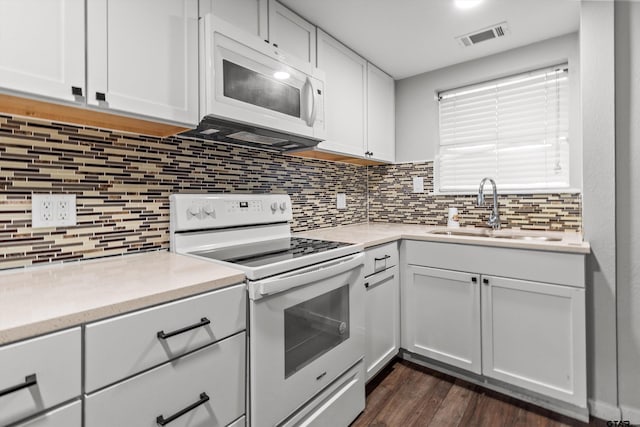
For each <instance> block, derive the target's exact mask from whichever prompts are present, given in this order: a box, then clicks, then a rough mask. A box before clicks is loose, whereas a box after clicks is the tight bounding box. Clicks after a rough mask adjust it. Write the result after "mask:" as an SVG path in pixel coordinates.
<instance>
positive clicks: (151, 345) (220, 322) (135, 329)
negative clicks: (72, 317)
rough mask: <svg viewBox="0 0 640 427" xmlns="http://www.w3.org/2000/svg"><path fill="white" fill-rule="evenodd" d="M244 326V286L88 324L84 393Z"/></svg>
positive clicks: (234, 331)
mask: <svg viewBox="0 0 640 427" xmlns="http://www.w3.org/2000/svg"><path fill="white" fill-rule="evenodd" d="M203 319H204V320H203ZM207 321H209V322H210V323H208V324H206V323H207ZM245 325H246V290H245V286H244V285H238V286H233V287H229V288H225V289H222V290H219V291H215V292H211V293H208V294H204V295H198V296H195V297H191V298H187V299H183V300H180V301H175V302H172V303H169V304H163V305H161V306H158V307H153V308H150V309H146V310H142V311H137V312H135V313H131V314H127V315H124V316H118V317H115V318H112V319H108V320H104V321H100V322H96V323H92V324H89V325H87V327H86V330H85V389H86V391H87V392H92V391H94V390H97V389H98V388H101V387H104V386H106V385H109V384H112V383H114V382H117V381H120V380H122V379H124V378H127V377H129V376H131V375H135V374H137V373H139V372H141V371H143V370H145V369H148V368H151V367H153V366H156V365H159V364H162V363H164V362H166V361H168V360H171V359H174V358H176V357H178V356H180V355H182V354H185V353H187V352H189V351H192V350H195V349H197V348H200V347H202V346H205V345H207V344H210V343H212V342H215V341H218V340H220V339H223V338H225V337H228V336H229V335H231V334H234V333H236V332H238V331H241V330H243V329H245ZM190 326H193V329H189V330H186V331H184V332H182V333H178V334H176V335H173V336H166V337H165V338H161V337H159V335H158V334H159V333H160V332H164V333H165V334H167V335H171V333H172V332H180V331H181V330H184V329H187V328H188V327H190Z"/></svg>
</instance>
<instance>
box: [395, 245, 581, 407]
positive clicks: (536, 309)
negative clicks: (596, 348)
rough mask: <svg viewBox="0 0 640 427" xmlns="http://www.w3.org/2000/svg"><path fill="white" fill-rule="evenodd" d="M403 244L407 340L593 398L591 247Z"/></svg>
mask: <svg viewBox="0 0 640 427" xmlns="http://www.w3.org/2000/svg"><path fill="white" fill-rule="evenodd" d="M402 250H403V252H402V253H403V257H404V258H403V259H404V261H403V263H402V269H403V271H402V280H403V282H402V302H401V307H402V325H401V326H402V347H403V348H405V349H406V350H408V351H409V352H412V353H415V354H418V355H421V356H425V357H427V358H429V359H432V360H434V361H438V362H441V363H445V364H448V365H450V366H454V367H457V368H461V369H464V370H467V371H470V372H473V373H474V374H480V375H482V376H484V377H485V378H486V379H493V380H498V381H500V382H501V383H503V384H508V385H512V386H515V387H518V388H520V389H526V390H529V391H532V392H535V393H538V394H539V395H541V396H545V397H548V398H551V399H555V400H559V401H563V402H566V403H569V404H572V405H576V406H578V407H580V408H586V403H587V402H586V400H587V398H586V339H585V336H586V321H585V290H584V255H582V254H567V253H556V254H552V255H553V256H551V257H549V256H548V255H549V253H546V252H542V251H533V250H518V249H510V250H509V249H504V248H490V247H482V246H472V245H455V244H449V243H434V242H417V241H405V242H404V243H403V249H402ZM505 251H507V252H509V253H508V254H506V253H505ZM454 253H457V254H458V255H459V256H456V257H453V256H447V254H449V255H451V254H454ZM462 255H464V256H462ZM502 255H505V256H502ZM507 259H508V260H509V262H508V263H507V262H506V260H507ZM465 266H470V267H474V270H471V271H475V272H473V273H470V272H465V271H464V270H465V269H466V268H465ZM519 266H520V267H519ZM533 266H535V268H533ZM475 268H477V270H475ZM454 269H455V270H454ZM501 270H502V271H504V272H505V275H506V274H509V275H511V276H512V277H513V276H515V277H514V278H507V277H502V276H501V275H496V274H495V273H499V272H500V271H501ZM484 272H491V274H482V273H484ZM528 277H531V278H533V279H534V280H527V278H528ZM554 277H555V279H554V280H556V282H555V283H549V282H541V281H540V278H554Z"/></svg>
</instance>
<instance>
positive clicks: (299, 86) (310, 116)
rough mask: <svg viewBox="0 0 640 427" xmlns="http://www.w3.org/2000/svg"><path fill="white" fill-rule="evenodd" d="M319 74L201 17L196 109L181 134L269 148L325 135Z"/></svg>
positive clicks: (305, 143) (299, 145)
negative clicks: (195, 121) (196, 116)
mask: <svg viewBox="0 0 640 427" xmlns="http://www.w3.org/2000/svg"><path fill="white" fill-rule="evenodd" d="M324 89H325V87H324V73H323V72H322V71H321V70H318V69H317V68H315V67H313V66H312V65H311V64H309V63H305V62H303V61H301V60H299V59H297V58H295V57H292V56H290V55H287V54H286V53H284V52H283V51H282V50H280V49H278V48H276V47H274V46H272V45H270V44H268V43H265V42H264V41H263V40H261V39H260V38H259V37H257V36H252V35H250V34H247V33H246V32H244V31H243V30H241V29H239V28H237V27H235V26H233V25H231V24H229V23H227V22H226V21H223V20H221V19H219V18H217V17H215V16H214V15H211V14H209V15H206V16H205V17H204V18H203V19H202V20H201V21H200V90H201V93H200V111H201V113H202V114H203V116H204V117H203V119H202V121H201V122H200V124H199V126H198V128H197V129H194V130H190V131H188V132H185V133H184V135H187V136H194V137H199V138H205V139H213V140H217V141H222V142H227V143H233V144H239V145H249V146H253V147H257V148H263V149H271V150H274V151H291V150H296V149H304V148H308V147H312V146H315V145H316V144H317V143H318V142H319V141H322V140H323V139H324V137H325V122H324Z"/></svg>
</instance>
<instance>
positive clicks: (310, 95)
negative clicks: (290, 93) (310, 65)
mask: <svg viewBox="0 0 640 427" xmlns="http://www.w3.org/2000/svg"><path fill="white" fill-rule="evenodd" d="M304 87H305V90H306V91H307V96H306V100H307V102H308V101H311V110H310V111H309V110H307V111H309V114H308V115H307V120H306V122H307V126H313V124H314V123H315V121H316V91H315V89H314V88H313V83H311V79H310V78H309V77H307V80H306V81H305V82H304Z"/></svg>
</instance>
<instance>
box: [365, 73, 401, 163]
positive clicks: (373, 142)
mask: <svg viewBox="0 0 640 427" xmlns="http://www.w3.org/2000/svg"><path fill="white" fill-rule="evenodd" d="M395 123H396V115H395V84H394V81H393V78H392V77H391V76H389V75H388V74H386V73H385V72H384V71H382V70H381V69H379V68H377V67H376V66H375V65H373V64H371V63H368V64H367V157H368V158H370V159H373V160H380V161H384V162H394V161H395V159H396V128H395Z"/></svg>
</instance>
